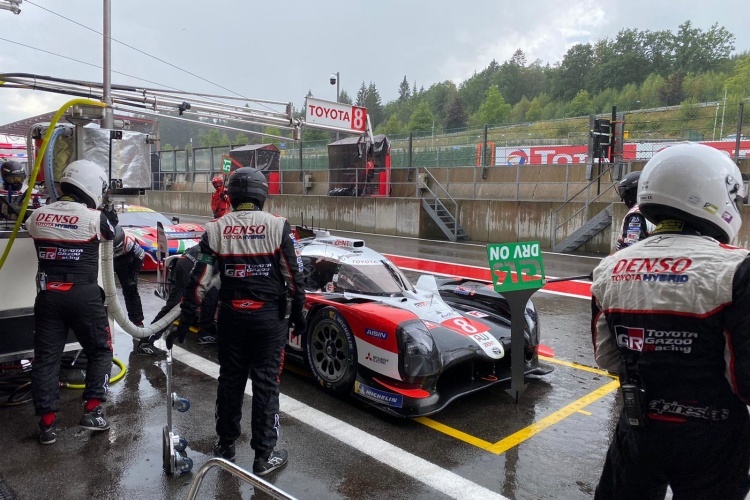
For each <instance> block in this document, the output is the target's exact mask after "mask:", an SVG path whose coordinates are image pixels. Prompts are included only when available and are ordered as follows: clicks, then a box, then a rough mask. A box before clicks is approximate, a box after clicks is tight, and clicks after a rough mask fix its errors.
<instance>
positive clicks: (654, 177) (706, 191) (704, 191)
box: [638, 142, 745, 243]
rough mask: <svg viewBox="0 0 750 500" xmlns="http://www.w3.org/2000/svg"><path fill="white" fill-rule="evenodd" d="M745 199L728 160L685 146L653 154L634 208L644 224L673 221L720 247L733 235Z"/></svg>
mask: <svg viewBox="0 0 750 500" xmlns="http://www.w3.org/2000/svg"><path fill="white" fill-rule="evenodd" d="M744 197H745V185H744V183H743V181H742V174H741V173H740V169H739V168H738V167H737V165H735V163H734V162H733V161H732V160H731V159H730V158H729V156H727V155H726V154H725V153H723V152H721V151H719V150H718V149H715V148H712V147H710V146H705V145H702V144H696V143H687V142H685V143H680V144H676V145H674V146H671V147H668V148H666V149H663V150H661V151H659V152H658V153H656V154H655V155H654V156H653V158H651V159H650V160H649V161H648V163H646V166H645V167H644V168H643V172H642V173H641V177H640V181H639V186H638V206H639V208H640V211H641V213H642V214H643V215H644V216H645V217H646V218H647V219H648V220H649V221H651V222H653V223H654V224H658V223H659V222H661V221H663V220H667V219H678V220H681V221H684V222H686V223H687V224H689V225H690V226H692V227H693V228H694V229H695V230H697V231H699V232H700V233H701V234H705V235H707V236H711V237H713V238H716V239H717V240H719V241H721V242H723V243H729V242H731V241H732V240H734V238H735V236H737V232H738V231H739V229H740V226H741V225H742V203H743V199H744Z"/></svg>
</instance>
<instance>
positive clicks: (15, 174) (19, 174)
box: [0, 160, 26, 191]
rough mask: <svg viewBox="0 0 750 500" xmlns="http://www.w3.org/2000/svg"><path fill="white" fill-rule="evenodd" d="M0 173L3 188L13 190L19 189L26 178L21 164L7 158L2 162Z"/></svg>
mask: <svg viewBox="0 0 750 500" xmlns="http://www.w3.org/2000/svg"><path fill="white" fill-rule="evenodd" d="M0 173H2V177H3V184H4V185H5V189H7V190H10V189H13V190H14V191H20V190H21V188H22V187H23V180H24V179H25V178H26V171H25V170H24V168H23V165H21V164H20V163H18V162H17V161H13V160H9V161H6V162H5V163H3V166H2V167H0Z"/></svg>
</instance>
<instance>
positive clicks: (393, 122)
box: [383, 115, 403, 135]
mask: <svg viewBox="0 0 750 500" xmlns="http://www.w3.org/2000/svg"><path fill="white" fill-rule="evenodd" d="M402 128H403V126H402V125H401V122H400V121H399V119H398V118H396V115H391V116H390V117H389V118H388V121H387V122H386V123H385V127H383V133H384V134H385V135H396V134H400V133H401V129H402Z"/></svg>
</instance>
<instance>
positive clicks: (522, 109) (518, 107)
mask: <svg viewBox="0 0 750 500" xmlns="http://www.w3.org/2000/svg"><path fill="white" fill-rule="evenodd" d="M530 107H531V102H530V101H529V100H528V99H527V98H526V96H523V97H521V100H520V101H518V102H517V103H516V104H515V105H514V106H513V108H512V109H511V110H510V121H511V123H521V122H523V121H525V120H526V113H528V111H529V108H530Z"/></svg>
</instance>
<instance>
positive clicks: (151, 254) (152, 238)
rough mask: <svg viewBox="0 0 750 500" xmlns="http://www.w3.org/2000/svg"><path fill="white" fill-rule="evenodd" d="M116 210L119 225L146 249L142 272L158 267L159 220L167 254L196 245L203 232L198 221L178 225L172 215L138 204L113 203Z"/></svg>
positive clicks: (179, 252)
mask: <svg viewBox="0 0 750 500" xmlns="http://www.w3.org/2000/svg"><path fill="white" fill-rule="evenodd" d="M116 209H117V217H118V218H119V219H120V221H119V223H118V224H119V225H120V227H122V228H123V229H124V230H125V234H126V235H128V236H130V237H131V238H133V239H135V241H136V242H137V243H138V244H139V245H140V246H141V248H143V250H144V251H145V252H146V257H145V258H144V259H143V269H142V271H156V269H157V267H158V262H157V255H156V250H157V247H158V236H157V234H158V231H157V223H159V222H161V223H162V226H163V227H164V231H165V232H166V237H167V244H168V247H169V255H180V254H182V253H183V252H184V251H185V250H187V249H188V248H190V247H191V246H193V245H197V244H198V241H200V238H201V236H202V235H203V233H204V232H205V229H204V228H203V226H201V225H200V224H193V223H183V224H180V220H179V219H177V218H176V217H175V218H173V219H172V220H169V219H168V218H167V217H166V216H165V215H163V214H161V213H159V212H156V211H154V210H151V209H150V208H146V207H142V206H140V205H125V204H122V205H118V206H116Z"/></svg>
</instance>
